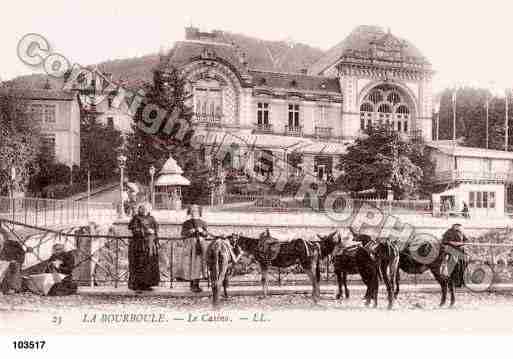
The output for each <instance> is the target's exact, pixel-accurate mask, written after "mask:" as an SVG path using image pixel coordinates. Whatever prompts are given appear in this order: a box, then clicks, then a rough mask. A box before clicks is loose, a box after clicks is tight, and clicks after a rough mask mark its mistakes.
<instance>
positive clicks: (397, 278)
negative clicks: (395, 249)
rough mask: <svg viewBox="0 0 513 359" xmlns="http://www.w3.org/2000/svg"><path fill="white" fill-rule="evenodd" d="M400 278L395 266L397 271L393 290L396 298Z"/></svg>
mask: <svg viewBox="0 0 513 359" xmlns="http://www.w3.org/2000/svg"><path fill="white" fill-rule="evenodd" d="M400 280H401V277H400V275H399V268H397V273H396V274H395V291H394V298H395V299H397V296H398V295H399V281H400Z"/></svg>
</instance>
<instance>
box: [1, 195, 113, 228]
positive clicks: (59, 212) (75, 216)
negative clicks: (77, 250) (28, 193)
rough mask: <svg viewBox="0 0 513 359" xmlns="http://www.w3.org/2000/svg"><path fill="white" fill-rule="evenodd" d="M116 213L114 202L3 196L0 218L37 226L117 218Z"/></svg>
mask: <svg viewBox="0 0 513 359" xmlns="http://www.w3.org/2000/svg"><path fill="white" fill-rule="evenodd" d="M116 215H117V211H116V206H115V205H114V204H112V203H103V202H87V201H71V200H57V199H47V198H10V197H0V218H4V219H10V220H13V221H17V222H21V223H25V224H28V225H33V226H42V227H49V226H55V225H66V224H75V223H81V222H87V221H93V220H104V219H108V218H110V219H113V218H115V216H116Z"/></svg>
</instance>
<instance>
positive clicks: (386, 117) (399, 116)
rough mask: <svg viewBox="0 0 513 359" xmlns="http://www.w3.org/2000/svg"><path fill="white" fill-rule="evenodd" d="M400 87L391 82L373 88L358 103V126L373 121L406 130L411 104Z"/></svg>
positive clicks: (395, 128)
mask: <svg viewBox="0 0 513 359" xmlns="http://www.w3.org/2000/svg"><path fill="white" fill-rule="evenodd" d="M410 103H411V102H410V99H409V97H408V96H407V95H406V94H405V93H404V91H403V90H402V89H400V88H399V87H397V86H394V85H391V84H382V85H379V86H377V87H375V88H373V89H372V90H371V91H370V92H369V93H368V94H367V95H366V96H365V97H364V98H363V100H362V102H361V104H360V128H361V129H362V130H363V129H365V128H368V127H370V126H372V122H373V121H378V122H379V123H381V124H387V125H389V126H390V128H392V129H394V130H396V131H398V132H408V127H409V122H410V116H411V108H412V107H411V104H410Z"/></svg>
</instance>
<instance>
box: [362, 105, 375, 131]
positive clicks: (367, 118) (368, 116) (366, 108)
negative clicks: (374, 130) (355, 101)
mask: <svg viewBox="0 0 513 359" xmlns="http://www.w3.org/2000/svg"><path fill="white" fill-rule="evenodd" d="M373 112H374V106H372V104H370V103H368V102H365V103H362V105H361V106H360V130H365V128H366V127H367V128H369V127H371V126H372V113H373Z"/></svg>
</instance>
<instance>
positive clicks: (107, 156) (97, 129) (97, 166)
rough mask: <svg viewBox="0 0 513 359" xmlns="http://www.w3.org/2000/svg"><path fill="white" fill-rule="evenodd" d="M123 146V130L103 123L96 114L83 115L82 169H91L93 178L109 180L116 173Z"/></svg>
mask: <svg viewBox="0 0 513 359" xmlns="http://www.w3.org/2000/svg"><path fill="white" fill-rule="evenodd" d="M122 146H123V137H122V135H121V132H120V131H119V130H118V129H116V128H114V127H113V126H109V125H108V124H103V123H101V122H99V121H98V120H97V118H96V117H95V116H81V120H80V164H81V166H80V167H81V171H83V172H86V171H87V169H89V171H91V178H92V179H98V180H109V179H111V178H113V177H114V176H115V174H116V171H117V168H118V160H117V157H118V155H119V153H120V151H121V149H122Z"/></svg>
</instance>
